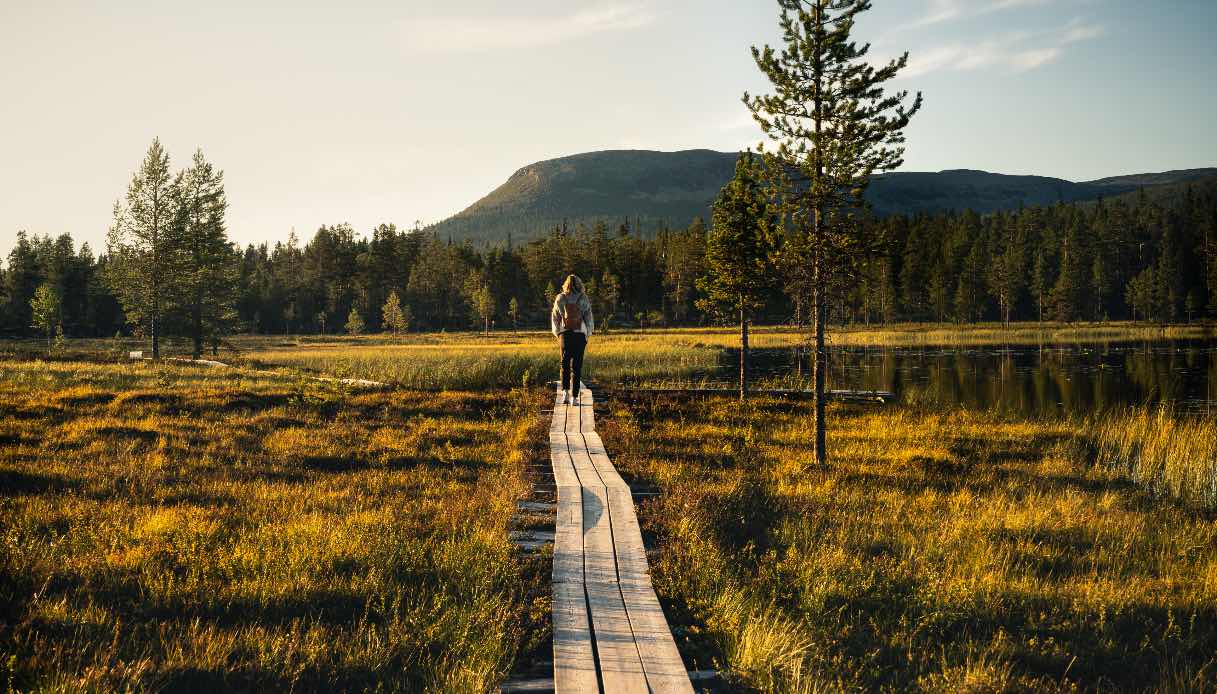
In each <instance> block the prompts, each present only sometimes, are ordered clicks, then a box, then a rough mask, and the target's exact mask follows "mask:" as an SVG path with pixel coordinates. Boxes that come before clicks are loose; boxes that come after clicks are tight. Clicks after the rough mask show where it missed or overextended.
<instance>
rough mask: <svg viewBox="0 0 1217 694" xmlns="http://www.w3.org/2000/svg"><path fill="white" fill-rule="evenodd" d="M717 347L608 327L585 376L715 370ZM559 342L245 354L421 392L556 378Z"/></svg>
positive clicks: (448, 342)
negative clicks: (607, 331) (675, 341)
mask: <svg viewBox="0 0 1217 694" xmlns="http://www.w3.org/2000/svg"><path fill="white" fill-rule="evenodd" d="M719 352H720V350H719V349H718V348H713V347H691V346H688V345H685V344H680V343H674V342H672V341H670V340H665V339H664V337H663V336H662V335H651V334H637V333H611V334H609V335H597V336H595V337H593V338H592V341H591V344H590V345H589V347H588V355H587V360H586V361H585V362H584V373H583V377H584V380H587V381H591V382H617V381H620V380H624V379H629V380H634V381H644V380H647V379H651V378H656V377H660V376H666V375H669V374H685V373H694V372H698V371H706V370H710V369H713V368H714V367H715V366H716V365H717V363H718V356H719ZM558 353H559V351H558V346H557V343H556V341H555V340H554V338H553V336H552V335H549V334H548V333H545V334H537V333H532V334H522V335H518V336H515V337H504V336H497V339H492V338H486V339H478V338H477V337H475V336H469V335H463V336H459V337H452V338H447V339H441V338H436V339H427V340H424V339H422V337H415V338H412V339H411V340H409V341H404V342H402V343H380V342H376V343H366V344H365V343H363V342H362V341H345V340H344V341H338V342H322V343H301V344H300V345H299V346H295V347H271V348H267V349H262V350H258V351H252V352H249V353H248V354H247V355H246V363H248V364H250V365H253V366H270V367H280V368H289V369H293V370H296V371H298V372H299V373H305V374H325V375H329V376H337V377H341V378H361V379H368V380H373V381H381V382H385V383H391V384H393V385H396V386H399V387H404V388H413V389H422V390H484V389H489V388H511V387H520V386H521V384H523V383H524V382H525V381H526V380H527V382H529V383H531V384H538V383H543V382H545V381H550V380H555V379H557V378H558Z"/></svg>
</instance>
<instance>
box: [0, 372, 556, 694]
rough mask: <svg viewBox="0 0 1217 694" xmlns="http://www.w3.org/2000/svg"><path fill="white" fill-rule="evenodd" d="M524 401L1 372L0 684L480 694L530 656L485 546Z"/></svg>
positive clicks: (501, 552)
mask: <svg viewBox="0 0 1217 694" xmlns="http://www.w3.org/2000/svg"><path fill="white" fill-rule="evenodd" d="M539 406H540V401H539V400H537V399H536V398H535V397H534V396H531V395H526V394H524V393H522V392H521V391H518V390H517V391H515V392H510V391H500V392H495V393H489V394H470V393H443V394H437V393H417V392H408V391H392V392H358V391H352V390H348V389H345V388H343V387H341V386H340V385H335V384H326V383H318V382H310V381H292V380H290V379H283V378H277V377H268V376H260V375H250V374H247V373H242V372H234V371H231V370H217V369H206V368H197V367H187V366H177V365H171V364H147V363H137V364H84V363H71V362H41V363H36V362H14V361H6V362H3V363H2V365H0V529H2V531H0V683H3V684H4V685H6V686H9V687H13V688H16V689H18V690H39V691H124V690H133V689H136V690H159V689H166V690H183V689H186V690H198V691H226V690H250V689H259V690H307V691H350V690H383V691H411V692H412V691H442V692H449V691H458V692H462V691H463V692H481V691H488V690H490V689H491V688H492V687H493V686H494V685H496V684H497V683H498V682H500V681H501V680H502V679H503V677H504V676H505V675H506V672H507V670H508V668H509V667H510V666H511V663H512V662H513V660H514V658H515V655H516V654H517V653H518V652H520V651H521V650H531V649H535V648H536V647H537V646H538V643H537V642H538V640H543V639H544V634H545V629H546V625H545V618H544V615H545V614H546V609H545V607H544V605H545V603H544V596H545V595H546V594H547V585H546V577H545V576H544V575H543V574H542V572H541V570H540V568H539V567H537V566H534V565H533V564H531V563H526V562H524V561H522V560H521V559H519V558H518V557H517V555H516V554H515V553H514V552H513V550H512V547H511V546H510V544H509V542H508V539H507V524H508V522H509V518H510V517H511V514H512V512H513V510H514V504H515V500H516V499H517V498H518V497H519V496H521V495H523V494H525V493H526V490H527V480H526V479H525V475H524V472H523V470H524V462H525V460H526V459H529V458H530V456H531V455H533V454H535V451H533V450H532V448H531V447H532V446H533V445H534V444H535V443H536V442H537V441H539V440H540V436H541V434H542V432H541V429H542V428H543V426H542V424H540V423H539V419H538V418H536V417H535V414H534V413H535V410H536V408H537V407H539Z"/></svg>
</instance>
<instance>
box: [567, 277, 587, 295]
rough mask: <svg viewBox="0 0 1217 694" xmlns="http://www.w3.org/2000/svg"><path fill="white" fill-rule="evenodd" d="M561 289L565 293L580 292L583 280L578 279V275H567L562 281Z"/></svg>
mask: <svg viewBox="0 0 1217 694" xmlns="http://www.w3.org/2000/svg"><path fill="white" fill-rule="evenodd" d="M562 291H563V292H566V293H567V294H582V293H583V280H581V279H579V276H578V275H567V276H566V281H565V282H563V283H562Z"/></svg>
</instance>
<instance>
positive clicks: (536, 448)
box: [0, 326, 1217, 692]
mask: <svg viewBox="0 0 1217 694" xmlns="http://www.w3.org/2000/svg"><path fill="white" fill-rule="evenodd" d="M1109 329H1110V326H1107V327H1103V328H1102V330H1109ZM1004 330H1005V329H1004V328H1000V327H999V326H987V327H984V326H982V327H976V328H967V329H964V330H963V331H958V330H956V329H955V328H954V327H951V326H921V327H920V328H914V327H911V326H904V327H901V328H899V329H896V330H893V331H887V332H883V331H881V330H869V331H854V332H851V333H849V334H842V335H841V336H838V338H837V339H838V340H853V341H854V342H853V344H893V345H896V344H905V343H907V344H914V341H915V340H918V339H925V340H930V341H931V342H925V343H923V344H933V342H932V340H938V339H942V340H946V339H948V338H949V337H950V336H951V334H952V332H951V331H955V333H954V335H955V337H956V338H958V339H959V340H960V341H961V343H962V344H978V343H980V342H983V341H984V340H990V339H994V338H993V337H992V336H993V335H994V334H1007V333H1004V332H1001V333H996V332H995V331H1004ZM1013 330H1014V332H1013V333H1012V334H1015V335H1023V336H1024V337H1026V339H1031V336H1034V335H1042V334H1048V333H1045V332H1044V331H1058V332H1051V333H1050V334H1052V335H1057V336H1059V335H1060V334H1062V333H1061V332H1059V331H1061V330H1081V329H1079V328H1062V327H1061V326H1055V327H1053V326H1038V327H1035V328H1030V327H1027V326H1023V327H1019V328H1015V329H1013ZM1119 330H1120V333H1119V336H1116V334H1115V333H1111V332H1101V331H1100V330H1099V329H1098V328H1096V329H1095V330H1091V331H1090V332H1088V333H1086V335H1088V336H1089V337H1077V339H1090V338H1093V339H1100V338H1099V337H1098V336H1100V335H1102V336H1105V337H1103V338H1102V339H1113V340H1115V339H1151V338H1152V337H1153V335H1152V334H1151V332H1142V329H1141V328H1133V327H1132V326H1119ZM1144 330H1145V331H1152V330H1161V329H1159V328H1152V329H1151V328H1145V329H1144ZM1189 330H1195V329H1189ZM935 331H941V333H937V332H935ZM1037 331H1039V332H1037ZM1189 334H1190V333H1189ZM1078 335H1081V333H1078ZM1175 336H1176V337H1178V336H1179V335H1175ZM754 337H755V341H756V342H757V343H759V344H761V345H762V346H790V345H793V344H796V343H797V342H798V341H800V340H802V335H800V334H798V333H795V332H793V331H789V330H779V329H768V328H765V329H760V330H758V331H757V333H755V334H754ZM734 339H735V334H734V333H733V332H732V331H730V330H726V329H705V330H697V329H683V330H659V331H653V332H652V331H648V332H640V331H614V332H612V333H610V334H607V335H598V336H596V337H595V338H594V339H593V343H592V349H593V350H594V351H593V352H592V355H593V357H594V358H593V359H591V360H590V361H589V364H588V367H589V368H588V373H587V379H588V380H593V381H601V382H606V383H613V382H616V381H618V380H621V379H631V380H635V381H648V380H650V381H658V380H662V379H665V378H671V377H673V376H675V377H677V378H679V376H680V375H681V374H683V373H698V372H704V371H705V369H707V368H712V367H713V366H714V365H715V364H717V363H718V361H719V359H720V358H721V350H722V348H723V347H725V346H730V345H732V344H733V340H734ZM1020 339H1021V338H1020ZM867 340H869V341H870V342H869V343H868V342H866V341H867ZM969 340H971V341H972V342H968V341H969ZM838 344H840V342H839V343H838ZM235 346H236V347H237V348H238V351H237V352H235V353H232V352H230V353H228V354H224V355H221V357H220V358H221V359H222V360H224V361H226V362H229V363H231V364H233V365H234V366H235V367H236V368H231V369H222V368H207V367H201V366H194V365H186V364H182V363H173V362H167V363H160V364H155V363H151V362H147V361H140V362H133V361H131V360H129V359H127V357H126V351H127V350H129V349H138V348H139V345H138V343H134V342H131V341H123V340H118V341H115V340H98V341H71V342H70V345H69V347H68V349H67V350H64V351H61V352H58V353H56V354H53V355H49V356H48V357H46V358H42V357H40V356H39V354H38V352H39V350H38V348H37V347H36V346H33V347H31V345H29V344H23V343H8V344H4V345H0V489H2V492H0V534H2V535H3V542H2V543H0V686H7V687H8V688H11V689H18V690H24V689H33V690H40V691H81V690H92V691H110V690H125V689H140V690H180V689H195V690H207V691H211V690H221V689H243V690H250V689H253V690H284V689H294V690H300V691H331V690H367V689H373V690H384V691H420V690H426V691H445V692H446V691H488V690H492V689H493V688H494V687H495V686H496V685H497V684H498V683H500V682H501V681H502V680H503V679H504V677H506V675H507V672H508V671H509V670H510V669H511V668H512V666H513V663H518V662H519V661H520V660H524V661H527V660H529V659H537V658H541V659H544V658H546V657H547V656H546V655H545V653H546V650H547V648H548V638H549V632H548V629H549V625H548V618H549V616H548V610H549V602H548V596H549V585H548V579H549V576H548V566H547V563H546V562H547V560H546V559H545V555H542V556H541V557H540V558H534V559H525V558H522V557H521V555H519V554H518V553H514V552H513V551H512V547H511V545H510V543H509V541H508V536H507V531H508V527H509V522H510V519H511V516H512V514H513V511H514V508H515V503H516V501H517V500H519V499H521V498H523V497H524V496H525V495H527V493H528V490H529V489H530V488H531V483H530V481H529V480H528V479H527V477H526V473H525V463H526V462H529V461H531V462H538V463H543V462H544V461H545V460H546V459H547V455H546V453H545V450H546V444H545V441H544V437H545V430H546V428H547V427H546V424H547V423H546V422H545V420H544V418H543V417H540V416H538V411H539V410H541V409H542V408H543V407H544V406H545V402H546V401H547V398H548V397H549V394H548V392H546V391H545V389H544V388H543V387H542V386H541V384H542V383H543V382H545V381H546V380H549V379H552V378H554V377H556V373H557V369H556V366H557V365H556V351H557V349H556V345H555V344H554V340H553V338H552V336H550V335H548V334H547V333H520V334H506V333H500V334H495V335H492V336H480V335H474V334H457V335H444V334H422V335H408V336H402V337H391V336H362V337H358V338H335V337H293V338H282V337H258V338H250V337H242V338H239V339H237V340H236V341H235ZM167 353H170V354H175V353H176V354H180V350H179V349H178V348H177V347H176V346H171V347H170V349H169V350H167ZM317 375H323V376H336V377H356V378H364V379H370V380H375V381H382V382H385V383H388V384H390V387H389V388H385V389H359V388H355V387H351V386H347V385H344V384H341V383H335V382H330V381H319V380H316V379H314V378H312V376H317ZM525 382H527V383H529V385H530V387H529V388H527V389H525V388H522V387H521V386H522V385H523V384H524V383H525ZM807 407H808V406H807V404H806V403H789V402H781V401H777V400H772V399H763V398H762V399H759V400H755V401H753V402H750V403H748V404H745V405H740V404H739V403H737V402H735V401H733V400H731V399H729V398H720V399H707V400H701V399H692V400H690V399H681V400H677V399H655V398H646V397H642V398H639V399H637V400H634V401H631V402H615V403H611V408H612V410H611V414H610V415H609V416H608V417H606V418H603V419H602V420H601V421H600V422H599V424H598V429H599V430H601V431H602V432H603V433H604V436H605V439H606V444H607V446H608V449H609V451H610V454H611V455H612V456H613V459H614V462H615V463H616V464H617V465H618V467H619V468H621V469H622V471H623V473H624V474H626V475H627V476H632V478H633V479H635V480H636V481H639V482H641V483H643V484H645V485H648V486H650V485H654V486H656V487H658V488H659V490H660V491H661V494H660V495H659V496H658V497H655V498H654V499H653V500H651V501H649V502H645V503H644V504H642V507H641V511H640V514H641V518H642V520H643V523H644V530H646V531H647V532H648V534H651V535H653V536H654V537H655V538H657V550H658V551H657V553H656V554H654V555H653V558H652V563H653V569H654V577H655V583H656V588H657V590H658V592H659V593H660V596H661V598H662V599H663V600H664V602H665V608H666V609H667V610H668V613H669V616H670V618H671V619H672V620H673V623H674V624H675V625H676V626H677V634H678V638H677V640H678V642H679V643H681V645H682V649H683V650H684V652H685V655H686V656H687V657H688V658H689V659H690V661H691V662H690V664H691V665H695V666H697V667H703V668H704V667H715V668H720V669H722V670H723V671H725V672H726V673H727V677H728V679H729V680H730V683H731V686H734V687H740V688H744V689H758V690H762V691H823V690H829V691H833V690H847V689H848V690H859V689H861V690H876V689H880V690H882V689H889V690H905V689H923V690H927V691H999V690H1026V689H1040V690H1062V689H1071V688H1078V689H1086V690H1089V689H1108V690H1110V689H1119V690H1143V689H1149V690H1159V691H1196V690H1201V691H1203V690H1206V689H1208V690H1212V689H1214V688H1217V656H1215V655H1214V653H1217V423H1214V422H1213V420H1212V419H1211V418H1210V419H1201V418H1191V419H1186V418H1179V417H1176V416H1175V415H1173V414H1172V413H1170V412H1169V411H1167V410H1134V411H1130V412H1127V413H1119V414H1107V415H1103V416H1095V417H1091V418H1089V419H1049V420H1039V419H1022V418H1015V417H1014V416H999V415H997V414H991V413H984V412H966V411H959V410H956V409H954V408H953V406H936V405H931V404H930V403H928V402H918V401H910V402H906V403H904V404H901V405H889V406H886V407H882V408H873V409H865V408H856V407H855V408H851V407H847V406H843V405H835V406H833V409H832V410H831V414H832V419H831V428H830V431H829V436H830V449H831V451H832V453H833V456H834V458H833V463H832V465H831V466H830V467H829V468H828V469H827V470H818V469H815V468H814V467H813V466H812V464H811V461H812V455H811V451H810V450H809V448H808V446H807V436H806V434H805V422H806V416H807Z"/></svg>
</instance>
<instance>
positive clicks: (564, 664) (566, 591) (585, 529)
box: [549, 388, 693, 694]
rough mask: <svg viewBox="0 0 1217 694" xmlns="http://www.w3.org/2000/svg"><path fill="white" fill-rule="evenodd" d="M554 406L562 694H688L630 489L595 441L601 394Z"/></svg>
mask: <svg viewBox="0 0 1217 694" xmlns="http://www.w3.org/2000/svg"><path fill="white" fill-rule="evenodd" d="M560 402H561V399H560V393H559V397H558V398H557V399H556V400H555V404H554V419H553V423H552V424H551V426H550V429H549V449H550V458H551V460H552V461H553V466H554V484H555V486H556V487H557V490H558V508H557V511H558V516H557V520H556V522H555V533H554V596H553V630H554V691H555V692H556V693H557V694H565V693H566V692H612V693H614V694H616V693H618V692H621V693H623V694H626V693H630V692H689V693H691V692H692V691H693V686H692V684H691V683H690V681H689V676H688V673H686V672H685V666H684V663H683V662H682V661H681V659H680V653H679V652H678V651H677V650H676V642H675V641H674V640H673V639H672V632H671V631H670V630H669V629H668V622H667V619H665V618H664V615H663V609H662V608H661V607H660V606H659V599H658V598H657V597H656V596H655V590H654V588H652V587H651V577H650V573H649V571H648V569H647V557H646V551H645V549H644V548H643V545H642V533H641V531H640V530H639V528H638V517H637V516H636V515H635V513H634V499H633V497H632V496H631V494H630V488H629V486H627V485H626V483H625V481H624V480H622V479H621V475H619V474H617V470H616V469H615V468H614V467H613V464H612V462H610V461H609V457H608V453H606V452H605V450H604V443H603V442H601V440H600V435H599V434H597V433H596V421H595V417H594V416H593V415H592V392H591V391H590V390H588V389H587V388H584V389H583V390H582V391H580V393H579V401H578V403H576V404H572V405H562V404H559V403H560Z"/></svg>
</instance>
